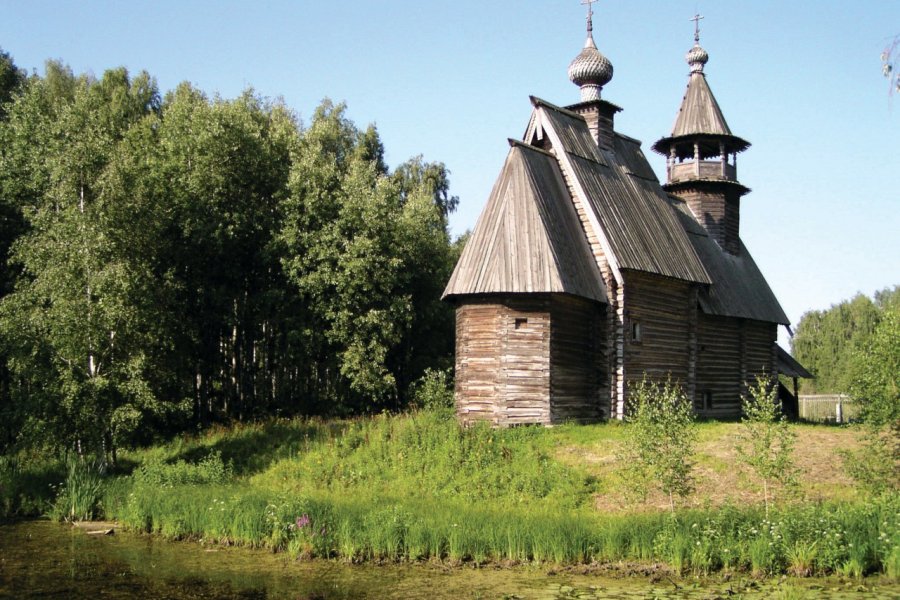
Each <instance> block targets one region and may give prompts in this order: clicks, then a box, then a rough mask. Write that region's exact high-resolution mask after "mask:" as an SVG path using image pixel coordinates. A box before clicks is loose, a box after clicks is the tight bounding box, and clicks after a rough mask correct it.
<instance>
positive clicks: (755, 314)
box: [669, 197, 790, 325]
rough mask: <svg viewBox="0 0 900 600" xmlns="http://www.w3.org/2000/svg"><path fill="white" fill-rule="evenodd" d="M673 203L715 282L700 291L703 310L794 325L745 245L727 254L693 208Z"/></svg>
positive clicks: (676, 201)
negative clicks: (707, 230)
mask: <svg viewBox="0 0 900 600" xmlns="http://www.w3.org/2000/svg"><path fill="white" fill-rule="evenodd" d="M669 202H670V205H671V206H672V208H673V210H674V212H675V214H677V215H678V217H679V220H680V221H681V224H682V227H684V230H685V232H687V234H688V239H689V240H690V242H691V244H692V245H693V247H694V250H695V251H696V252H697V255H698V256H699V257H700V260H701V261H702V262H703V266H704V267H705V268H706V271H707V273H709V276H710V278H711V279H712V282H713V283H712V285H710V286H709V287H707V288H706V289H703V290H701V292H700V308H701V309H702V310H703V312H705V313H707V314H710V315H719V316H723V317H741V318H744V319H754V320H757V321H768V322H770V323H779V324H781V325H788V324H790V320H789V319H788V318H787V315H785V314H784V310H782V308H781V305H780V304H779V303H778V300H777V299H776V298H775V294H774V293H773V292H772V289H771V288H770V287H769V284H768V283H767V282H766V278H765V277H763V275H762V273H761V272H760V270H759V267H757V266H756V262H754V260H753V257H752V256H750V252H749V251H748V250H747V248H746V246H744V243H743V242H741V247H740V252H739V253H738V254H737V255H734V254H730V253H728V252H725V251H724V250H722V248H721V247H720V246H719V244H717V243H716V241H715V240H714V239H713V238H711V237H710V236H709V234H708V233H707V232H706V230H705V229H704V228H703V226H702V225H700V224H699V223H697V221H696V220H694V217H693V216H692V215H691V214H690V208H688V207H687V205H686V204H685V203H684V202H683V201H681V200H679V199H677V198H672V197H669Z"/></svg>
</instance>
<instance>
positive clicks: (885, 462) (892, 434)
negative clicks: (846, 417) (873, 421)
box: [841, 419, 900, 495]
mask: <svg viewBox="0 0 900 600" xmlns="http://www.w3.org/2000/svg"><path fill="white" fill-rule="evenodd" d="M841 457H842V458H843V460H844V467H845V468H846V469H847V472H848V473H849V474H850V476H851V477H852V478H853V479H854V481H856V483H857V485H858V486H859V487H860V488H861V489H863V490H865V491H866V492H868V493H869V494H872V495H880V494H885V493H888V492H897V491H898V490H900V419H898V420H895V421H894V422H893V423H891V424H890V425H885V426H872V425H868V426H867V427H866V434H865V437H864V439H863V445H862V447H861V448H860V449H859V450H856V451H844V452H841Z"/></svg>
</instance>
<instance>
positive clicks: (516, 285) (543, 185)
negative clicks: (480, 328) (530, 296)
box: [443, 140, 606, 303]
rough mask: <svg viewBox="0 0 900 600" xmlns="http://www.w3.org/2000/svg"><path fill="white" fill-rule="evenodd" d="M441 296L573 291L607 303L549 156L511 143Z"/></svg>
mask: <svg viewBox="0 0 900 600" xmlns="http://www.w3.org/2000/svg"><path fill="white" fill-rule="evenodd" d="M510 145H511V146H512V147H511V149H510V151H509V155H508V156H507V158H506V163H505V164H504V166H503V170H502V171H501V173H500V177H499V178H498V179H497V182H496V183H495V184H494V189H493V191H492V192H491V195H490V198H489V199H488V202H487V205H486V206H485V207H484V210H483V211H482V213H481V216H480V217H479V218H478V222H477V223H476V225H475V230H474V231H473V233H472V237H471V238H470V239H469V241H468V242H467V243H466V247H465V248H464V249H463V252H462V256H460V259H459V261H458V262H457V264H456V268H455V270H454V271H453V275H452V276H451V278H450V282H449V283H448V284H447V288H446V289H445V290H444V296H443V297H444V298H448V297H452V296H460V295H469V294H496V293H526V292H531V293H535V292H537V293H540V292H556V293H565V294H573V295H576V296H581V297H584V298H589V299H591V300H596V301H599V302H604V303H605V302H606V288H605V286H604V285H603V279H602V277H601V276H600V270H599V268H598V267H597V264H596V262H595V260H594V258H593V256H592V255H591V250H590V247H589V246H588V243H587V238H586V237H585V235H584V231H583V230H582V228H581V223H580V222H579V219H578V215H577V214H576V213H575V208H574V206H573V204H572V200H571V198H570V196H569V192H568V189H567V187H566V184H565V181H564V180H563V177H562V174H561V173H560V171H559V166H558V165H557V162H556V159H555V158H554V157H553V156H552V155H551V154H548V153H546V152H544V151H542V150H539V149H537V148H534V147H531V146H528V145H525V144H522V143H520V142H514V141H512V140H510Z"/></svg>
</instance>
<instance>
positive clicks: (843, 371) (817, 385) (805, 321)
mask: <svg viewBox="0 0 900 600" xmlns="http://www.w3.org/2000/svg"><path fill="white" fill-rule="evenodd" d="M897 305H900V286H894V287H893V288H886V289H884V290H881V291H879V292H876V293H875V294H874V297H873V298H868V297H867V296H864V295H862V294H857V295H856V296H854V297H853V298H852V299H850V300H845V301H843V302H840V303H838V304H835V305H833V306H832V307H831V308H829V309H827V310H812V311H809V312H806V313H804V314H803V316H802V317H801V318H800V322H799V324H798V325H797V330H796V333H795V335H794V338H793V340H792V341H791V350H792V353H793V355H794V356H795V357H796V358H797V360H798V361H800V363H801V364H803V365H804V366H805V367H806V368H807V369H809V371H810V372H811V373H812V374H813V375H814V377H815V379H813V380H804V381H803V388H802V391H803V392H805V393H849V391H850V387H851V383H852V380H853V378H854V368H855V366H854V365H855V363H856V361H857V358H858V356H859V353H860V352H861V351H862V350H863V349H865V348H867V347H868V345H869V344H870V342H871V340H872V337H873V335H874V334H875V330H876V328H877V327H878V324H879V323H880V322H881V320H882V318H883V316H884V314H885V311H886V310H887V308H888V307H891V306H897Z"/></svg>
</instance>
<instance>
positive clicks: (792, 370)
mask: <svg viewBox="0 0 900 600" xmlns="http://www.w3.org/2000/svg"><path fill="white" fill-rule="evenodd" d="M775 349H776V352H777V355H776V357H775V358H776V366H777V367H778V372H779V373H781V374H782V375H784V376H785V377H792V378H793V377H797V378H803V379H813V374H812V373H810V372H809V371H807V370H806V368H805V367H804V366H803V365H801V364H800V363H799V362H798V361H797V359H796V358H794V357H793V356H791V355H790V354H789V353H788V351H787V350H785V349H784V348H782V347H781V346H779V345H778V344H776V345H775Z"/></svg>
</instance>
